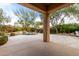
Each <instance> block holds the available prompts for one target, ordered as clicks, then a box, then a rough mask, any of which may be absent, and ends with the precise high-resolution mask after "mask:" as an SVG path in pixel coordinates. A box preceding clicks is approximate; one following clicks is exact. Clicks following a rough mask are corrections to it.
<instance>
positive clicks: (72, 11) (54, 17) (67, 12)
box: [50, 5, 79, 33]
mask: <svg viewBox="0 0 79 59" xmlns="http://www.w3.org/2000/svg"><path fill="white" fill-rule="evenodd" d="M71 15H73V16H74V17H77V18H79V9H78V8H77V7H76V6H75V5H71V6H69V7H66V8H63V9H61V10H58V11H57V12H55V13H54V14H51V16H50V19H51V24H52V26H53V27H55V29H56V33H58V29H57V28H56V26H57V25H58V24H64V22H65V21H64V19H65V17H68V18H70V16H71ZM62 16H63V17H62ZM59 20H60V22H59Z"/></svg>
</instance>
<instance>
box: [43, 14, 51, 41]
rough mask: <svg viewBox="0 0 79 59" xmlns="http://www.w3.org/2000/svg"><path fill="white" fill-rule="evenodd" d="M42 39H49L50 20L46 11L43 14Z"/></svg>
mask: <svg viewBox="0 0 79 59" xmlns="http://www.w3.org/2000/svg"><path fill="white" fill-rule="evenodd" d="M43 41H44V42H49V41H50V20H49V14H48V13H46V14H45V15H44V20H43Z"/></svg>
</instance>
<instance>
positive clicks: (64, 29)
mask: <svg viewBox="0 0 79 59" xmlns="http://www.w3.org/2000/svg"><path fill="white" fill-rule="evenodd" d="M55 27H56V28H57V30H58V33H73V32H75V31H79V24H62V25H57V26H55ZM50 33H56V29H55V28H54V27H52V28H51V29H50Z"/></svg>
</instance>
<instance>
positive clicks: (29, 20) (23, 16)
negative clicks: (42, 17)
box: [14, 8, 37, 29]
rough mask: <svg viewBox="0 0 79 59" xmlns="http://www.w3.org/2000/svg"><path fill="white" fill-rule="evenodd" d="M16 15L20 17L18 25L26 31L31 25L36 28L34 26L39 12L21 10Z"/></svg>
mask: <svg viewBox="0 0 79 59" xmlns="http://www.w3.org/2000/svg"><path fill="white" fill-rule="evenodd" d="M14 13H15V15H16V16H18V17H19V20H18V23H19V24H21V25H22V26H23V28H24V29H26V28H28V27H29V26H30V25H32V26H33V27H35V26H34V24H35V18H36V17H37V12H35V11H33V10H27V9H23V8H21V9H19V10H17V12H14Z"/></svg>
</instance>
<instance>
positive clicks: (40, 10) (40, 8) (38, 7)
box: [19, 3, 46, 13]
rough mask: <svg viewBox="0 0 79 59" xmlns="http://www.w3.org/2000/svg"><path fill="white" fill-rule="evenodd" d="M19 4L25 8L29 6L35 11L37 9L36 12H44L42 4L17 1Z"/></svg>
mask: <svg viewBox="0 0 79 59" xmlns="http://www.w3.org/2000/svg"><path fill="white" fill-rule="evenodd" d="M19 4H20V5H23V6H25V7H27V8H30V9H32V10H35V11H38V12H41V13H46V11H45V7H44V6H42V5H32V4H30V3H19Z"/></svg>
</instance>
